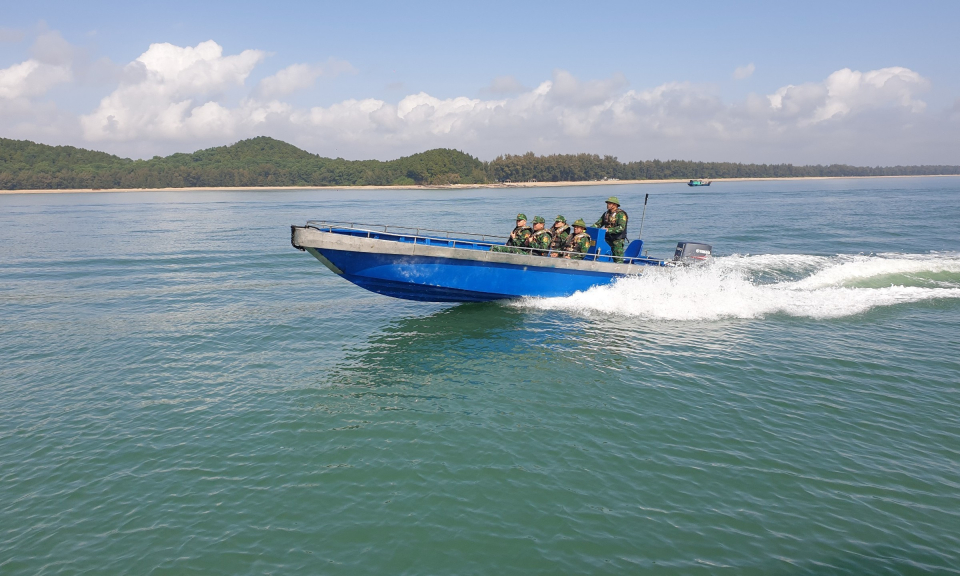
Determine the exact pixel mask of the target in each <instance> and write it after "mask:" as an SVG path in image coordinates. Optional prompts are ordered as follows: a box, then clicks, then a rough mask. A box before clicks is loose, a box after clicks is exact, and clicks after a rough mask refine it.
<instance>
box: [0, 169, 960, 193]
mask: <svg viewBox="0 0 960 576" xmlns="http://www.w3.org/2000/svg"><path fill="white" fill-rule="evenodd" d="M931 177H948V178H955V177H960V174H934V175H902V176H803V177H787V178H715V179H713V180H710V182H717V183H724V182H762V181H768V180H776V181H783V180H864V179H869V178H931ZM688 181H689V180H688V179H686V178H683V179H673V180H586V181H579V182H508V183H498V184H446V185H436V186H433V185H413V186H259V187H257V186H197V187H191V188H104V189H100V188H63V189H41V190H0V194H76V193H92V192H187V191H196V192H205V191H225V190H260V189H262V190H343V189H349V190H459V189H477V188H550V187H557V186H607V185H615V184H616V185H619V184H686V183H687V182H688Z"/></svg>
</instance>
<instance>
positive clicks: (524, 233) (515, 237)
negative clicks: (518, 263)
mask: <svg viewBox="0 0 960 576" xmlns="http://www.w3.org/2000/svg"><path fill="white" fill-rule="evenodd" d="M532 234H533V230H531V229H530V227H529V226H527V215H526V214H517V227H516V228H514V229H513V232H511V233H510V239H509V240H507V246H526V245H527V239H528V238H530V235H532ZM506 252H520V253H521V254H523V253H526V252H527V251H526V250H517V249H513V250H506Z"/></svg>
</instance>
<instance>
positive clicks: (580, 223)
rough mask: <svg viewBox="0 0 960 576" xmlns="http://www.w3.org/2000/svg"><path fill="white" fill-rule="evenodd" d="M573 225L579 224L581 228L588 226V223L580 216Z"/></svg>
mask: <svg viewBox="0 0 960 576" xmlns="http://www.w3.org/2000/svg"><path fill="white" fill-rule="evenodd" d="M573 225H574V226H579V227H581V228H586V227H587V223H586V222H584V221H583V218H580V219H579V220H577V221H576V222H574V223H573Z"/></svg>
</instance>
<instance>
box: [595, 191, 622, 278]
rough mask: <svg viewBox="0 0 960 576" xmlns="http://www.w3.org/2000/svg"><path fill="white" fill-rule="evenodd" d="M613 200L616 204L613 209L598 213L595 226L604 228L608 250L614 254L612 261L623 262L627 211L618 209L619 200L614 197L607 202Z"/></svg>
mask: <svg viewBox="0 0 960 576" xmlns="http://www.w3.org/2000/svg"><path fill="white" fill-rule="evenodd" d="M611 201H612V202H613V203H614V204H616V205H617V207H616V208H615V209H614V210H612V211H611V210H607V211H606V212H604V213H603V214H601V215H600V219H599V220H597V222H596V224H594V226H596V227H597V228H606V229H607V235H606V240H607V244H608V245H609V246H610V252H611V253H612V254H613V255H614V259H613V261H614V262H623V258H622V256H623V251H624V249H625V248H626V244H627V219H628V217H627V213H626V212H624V211H623V210H621V209H620V202H619V201H617V198H616V197H611V198H610V199H609V200H607V202H611Z"/></svg>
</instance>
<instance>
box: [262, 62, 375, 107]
mask: <svg viewBox="0 0 960 576" xmlns="http://www.w3.org/2000/svg"><path fill="white" fill-rule="evenodd" d="M356 72H357V70H356V68H354V67H353V65H351V64H350V63H349V62H346V61H343V60H336V59H334V58H330V59H329V60H327V61H326V62H325V63H323V64H292V65H290V66H287V67H286V68H284V69H283V70H281V71H279V72H277V73H276V74H274V75H273V76H267V77H266V78H264V79H263V80H261V81H260V85H259V87H258V90H257V91H258V93H259V95H260V96H262V97H264V98H275V97H277V96H285V95H287V94H290V93H292V92H295V91H297V90H302V89H304V88H309V87H311V86H313V83H314V82H315V81H316V80H317V78H319V77H320V76H326V77H330V78H334V77H336V76H339V75H340V74H356Z"/></svg>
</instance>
